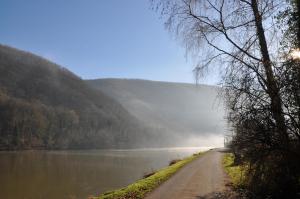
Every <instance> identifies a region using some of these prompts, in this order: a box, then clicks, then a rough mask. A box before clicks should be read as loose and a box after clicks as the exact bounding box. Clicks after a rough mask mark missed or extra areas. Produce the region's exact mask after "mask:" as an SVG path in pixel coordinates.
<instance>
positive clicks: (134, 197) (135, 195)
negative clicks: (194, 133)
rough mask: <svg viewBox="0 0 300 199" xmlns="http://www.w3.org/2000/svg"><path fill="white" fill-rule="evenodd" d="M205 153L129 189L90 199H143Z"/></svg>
mask: <svg viewBox="0 0 300 199" xmlns="http://www.w3.org/2000/svg"><path fill="white" fill-rule="evenodd" d="M204 153H205V152H200V153H197V154H194V155H192V156H189V157H187V158H185V159H183V160H180V161H177V162H176V163H174V164H172V165H170V166H168V167H165V168H163V169H161V170H158V171H157V172H155V173H154V174H153V175H151V176H149V177H147V178H143V179H140V180H138V181H136V182H135V183H133V184H130V185H128V186H127V187H124V188H121V189H117V190H113V191H109V192H105V193H103V194H101V195H100V196H98V197H91V198H90V199H128V198H131V199H142V198H144V197H145V196H146V194H147V193H150V192H151V191H153V190H154V189H155V188H156V187H158V186H159V185H161V184H162V183H163V182H164V181H166V180H168V179H169V178H170V177H171V176H172V175H173V174H175V173H176V172H177V171H178V170H179V169H180V168H182V167H183V166H185V165H186V164H188V163H190V162H192V161H193V160H195V159H197V158H199V157H200V156H202V155H203V154H204Z"/></svg>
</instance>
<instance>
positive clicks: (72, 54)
mask: <svg viewBox="0 0 300 199" xmlns="http://www.w3.org/2000/svg"><path fill="white" fill-rule="evenodd" d="M163 23H164V21H163V20H162V19H160V15H159V13H157V12H155V11H153V10H151V5H150V3H149V0H126V1H125V0H0V27H1V31H0V43H2V44H6V45H10V46H13V47H16V48H20V49H23V50H27V51H30V52H33V53H35V54H38V55H41V56H43V57H45V58H47V59H50V60H52V61H54V62H56V63H58V64H60V65H62V66H64V67H66V68H68V69H69V70H71V71H73V72H74V73H76V74H77V75H79V76H80V77H82V78H84V79H94V78H107V77H115V78H139V79H150V80H160V81H172V82H189V83H194V79H193V74H192V72H191V71H192V69H193V67H194V63H193V61H192V60H191V59H186V57H185V50H184V48H182V46H181V45H180V44H179V43H178V41H176V40H175V39H174V38H172V35H171V34H170V33H169V32H168V31H167V30H165V28H164V25H163ZM215 82H216V80H215V77H210V78H207V79H205V80H202V83H208V84H212V83H215Z"/></svg>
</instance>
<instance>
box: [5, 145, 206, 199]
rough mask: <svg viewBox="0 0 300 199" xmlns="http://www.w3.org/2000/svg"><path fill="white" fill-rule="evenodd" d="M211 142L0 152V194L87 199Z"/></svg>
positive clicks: (22, 198) (17, 198) (32, 198)
mask: <svg viewBox="0 0 300 199" xmlns="http://www.w3.org/2000/svg"><path fill="white" fill-rule="evenodd" d="M207 149H208V148H207V147H206V148H205V147H201V148H197V147H193V148H160V149H132V150H77V151H19V152H0V197H1V198H6V199H54V198H55V199H85V198H88V196H91V195H99V194H100V193H103V192H105V191H108V190H112V189H116V188H120V187H123V186H126V185H128V184H130V183H133V182H134V181H136V180H138V179H141V178H142V177H143V175H144V174H146V173H149V172H151V171H155V170H157V169H160V168H162V167H165V166H167V165H168V163H169V162H170V161H171V160H173V159H178V158H183V157H186V156H189V155H192V154H193V153H196V152H199V151H203V150H207Z"/></svg>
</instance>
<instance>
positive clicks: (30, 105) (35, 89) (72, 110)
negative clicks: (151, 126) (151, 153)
mask: <svg viewBox="0 0 300 199" xmlns="http://www.w3.org/2000/svg"><path fill="white" fill-rule="evenodd" d="M147 133H148V131H147V130H146V129H145V128H144V127H143V126H142V125H140V123H139V122H138V120H137V119H136V118H135V117H134V116H132V115H131V114H130V113H128V111H127V110H125V109H124V108H123V107H122V105H120V104H119V103H118V102H117V101H115V100H114V99H112V98H111V97H109V96H106V95H105V94H103V93H102V92H101V91H99V90H98V91H97V90H95V89H93V88H91V87H90V86H88V85H87V84H86V82H84V81H83V80H82V79H80V78H79V77H78V76H76V75H75V74H73V73H72V72H70V71H68V70H67V69H65V68H63V67H61V66H59V65H57V64H54V63H52V62H50V61H48V60H46V59H44V58H42V57H39V56H36V55H34V54H31V53H28V52H25V51H21V50H17V49H15V48H11V47H8V46H4V45H0V149H24V148H130V147H136V146H144V145H143V144H145V143H146V141H148V140H147V139H148V137H147V135H148V134H149V133H148V134H147ZM143 139H144V141H143Z"/></svg>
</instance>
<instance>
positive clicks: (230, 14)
mask: <svg viewBox="0 0 300 199" xmlns="http://www.w3.org/2000/svg"><path fill="white" fill-rule="evenodd" d="M154 2H155V4H154V5H157V8H158V9H159V10H160V11H161V13H162V15H163V16H164V17H166V26H167V28H168V29H169V30H170V31H172V32H174V33H175V35H176V36H177V38H179V39H180V41H182V44H183V45H184V46H185V47H186V49H187V51H188V52H190V53H191V54H192V55H194V56H195V57H196V58H197V59H198V65H197V66H196V67H195V69H194V71H195V73H196V74H203V73H204V72H205V71H206V70H210V69H211V68H213V67H219V69H221V71H223V81H222V85H223V88H224V90H225V97H226V101H227V105H228V110H229V114H228V120H229V122H230V123H231V125H232V127H233V130H234V132H235V134H234V137H233V148H234V149H236V152H237V155H239V156H240V157H241V158H242V160H245V161H247V162H250V165H251V167H250V168H249V173H248V179H249V181H248V182H247V185H248V187H249V189H251V190H252V191H254V192H256V193H259V194H261V195H262V197H266V196H270V195H271V196H272V197H274V198H276V197H279V198H280V197H282V196H287V195H290V196H291V198H292V197H294V196H295V193H296V192H297V189H298V187H299V182H298V181H299V169H296V168H297V167H299V166H300V165H299V161H298V159H299V158H300V156H299V152H298V151H297V149H299V143H300V135H299V127H297V126H295V125H293V121H296V123H297V122H298V123H299V117H298V116H295V114H294V110H295V109H297V106H298V105H297V103H293V102H292V101H289V98H288V97H287V96H290V94H291V90H293V89H285V88H289V87H290V85H291V82H293V79H290V81H288V82H286V80H285V78H282V76H285V74H286V70H285V67H282V66H283V65H282V58H281V55H282V53H280V52H281V45H280V42H281V39H282V36H283V35H282V32H284V31H285V30H283V28H285V26H283V27H279V26H278V25H277V24H276V20H275V19H276V18H277V16H278V14H279V13H281V12H284V11H285V10H286V9H287V7H288V6H289V4H288V3H286V2H285V1H282V0H226V1H225V0H160V1H158V2H156V1H155V0H154ZM288 78H291V77H290V76H289V77H288ZM294 78H295V77H294ZM294 86H296V87H297V85H294ZM293 101H294V100H293ZM290 110H293V114H289V113H290V112H289V111H290ZM291 145H292V146H291Z"/></svg>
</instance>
